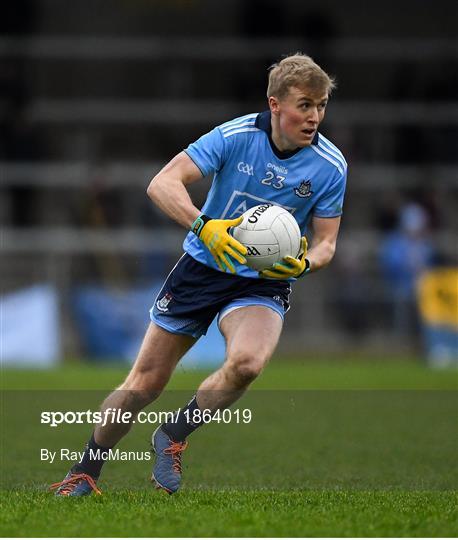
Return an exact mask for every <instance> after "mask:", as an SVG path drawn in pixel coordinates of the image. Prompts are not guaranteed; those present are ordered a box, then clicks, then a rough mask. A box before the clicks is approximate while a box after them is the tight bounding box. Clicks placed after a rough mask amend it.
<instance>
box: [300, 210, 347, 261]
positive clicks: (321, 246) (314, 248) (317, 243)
mask: <svg viewBox="0 0 458 540" xmlns="http://www.w3.org/2000/svg"><path fill="white" fill-rule="evenodd" d="M340 220H341V218H340V216H339V217H333V218H322V217H313V218H312V229H313V239H312V243H311V247H310V249H309V250H308V252H307V256H306V258H307V260H308V261H309V263H310V272H315V271H317V270H320V269H321V268H324V267H325V266H327V265H328V264H329V263H330V262H331V260H332V258H333V257H334V253H335V251H336V244H337V235H338V234H339V227H340Z"/></svg>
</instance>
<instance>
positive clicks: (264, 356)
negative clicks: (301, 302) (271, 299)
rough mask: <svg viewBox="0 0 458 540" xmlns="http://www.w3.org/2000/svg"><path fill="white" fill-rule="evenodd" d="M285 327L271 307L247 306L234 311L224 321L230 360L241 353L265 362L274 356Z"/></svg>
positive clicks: (227, 355) (245, 356) (257, 361)
mask: <svg viewBox="0 0 458 540" xmlns="http://www.w3.org/2000/svg"><path fill="white" fill-rule="evenodd" d="M282 327H283V319H282V318H281V317H280V315H279V314H278V313H277V312H276V311H274V310H273V309H271V308H268V307H265V306H259V305H254V306H246V307H241V308H238V309H236V310H234V311H231V312H230V313H229V314H228V315H226V316H225V317H224V318H223V319H222V320H221V321H220V329H221V332H222V334H223V336H224V337H225V339H226V344H227V351H226V357H227V359H228V360H229V361H231V359H232V358H238V357H240V356H242V357H244V358H251V359H252V361H253V362H256V363H261V364H262V365H264V364H265V363H266V362H267V361H268V360H269V358H270V357H271V356H272V354H273V352H274V350H275V347H276V346H277V343H278V340H279V338H280V334H281V331H282Z"/></svg>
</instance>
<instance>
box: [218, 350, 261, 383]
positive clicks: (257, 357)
mask: <svg viewBox="0 0 458 540" xmlns="http://www.w3.org/2000/svg"><path fill="white" fill-rule="evenodd" d="M266 362H267V358H266V357H265V355H261V354H259V353H254V352H249V351H238V352H234V353H232V354H230V355H229V356H228V359H227V362H226V364H227V365H226V368H227V370H228V372H229V376H231V378H233V379H234V381H236V382H237V383H238V384H240V385H241V386H246V385H248V384H250V383H251V382H253V381H254V379H256V377H257V376H258V375H259V374H260V373H261V371H262V369H263V367H264V365H265V363H266Z"/></svg>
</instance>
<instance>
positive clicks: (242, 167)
mask: <svg viewBox="0 0 458 540" xmlns="http://www.w3.org/2000/svg"><path fill="white" fill-rule="evenodd" d="M237 170H238V171H239V172H241V173H243V174H247V175H248V176H254V171H253V165H249V164H248V163H244V162H243V161H240V162H239V163H238V165H237Z"/></svg>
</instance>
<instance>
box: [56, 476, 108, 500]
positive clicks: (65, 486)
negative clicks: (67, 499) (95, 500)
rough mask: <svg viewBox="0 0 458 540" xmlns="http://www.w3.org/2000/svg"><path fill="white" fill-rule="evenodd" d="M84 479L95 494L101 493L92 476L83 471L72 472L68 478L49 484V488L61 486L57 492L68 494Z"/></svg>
mask: <svg viewBox="0 0 458 540" xmlns="http://www.w3.org/2000/svg"><path fill="white" fill-rule="evenodd" d="M84 481H86V482H87V483H88V484H89V485H90V486H91V488H92V489H93V490H94V491H95V493H97V495H101V494H102V492H101V491H100V489H99V488H98V487H97V484H96V483H95V480H94V479H93V478H92V476H89V475H88V474H85V473H78V474H72V475H71V476H69V477H68V478H64V480H62V482H56V483H55V484H51V485H50V486H49V489H51V490H52V489H59V488H62V489H61V490H60V491H59V493H60V494H61V495H69V494H70V493H71V492H72V491H73V490H74V489H75V488H76V487H77V486H78V485H79V484H80V483H81V482H84Z"/></svg>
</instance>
